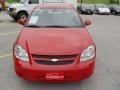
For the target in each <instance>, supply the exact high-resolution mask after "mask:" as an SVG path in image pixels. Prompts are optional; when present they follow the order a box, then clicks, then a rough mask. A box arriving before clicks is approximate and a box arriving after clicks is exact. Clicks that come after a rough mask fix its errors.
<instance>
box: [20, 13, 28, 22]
mask: <svg viewBox="0 0 120 90" xmlns="http://www.w3.org/2000/svg"><path fill="white" fill-rule="evenodd" d="M27 17H28V14H27V13H26V12H20V13H19V14H18V20H19V19H24V20H27Z"/></svg>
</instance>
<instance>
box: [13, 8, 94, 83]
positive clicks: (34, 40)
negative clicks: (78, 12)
mask: <svg viewBox="0 0 120 90" xmlns="http://www.w3.org/2000/svg"><path fill="white" fill-rule="evenodd" d="M52 7H53V6H52ZM54 7H55V6H54ZM67 7H68V6H67ZM43 8H44V7H43ZM15 44H18V45H21V46H22V47H23V48H24V49H25V50H27V52H28V54H29V59H30V62H24V61H21V60H18V59H16V58H15V56H14V53H13V58H14V66H15V71H16V74H17V75H18V76H20V77H22V78H23V79H26V80H32V81H39V82H69V81H79V80H83V79H86V78H88V77H90V76H91V75H92V73H93V71H94V66H95V60H96V56H95V57H94V58H92V59H91V60H89V61H85V62H80V54H81V53H82V51H83V50H84V49H86V48H87V47H88V46H89V45H94V46H95V44H94V42H93V40H92V38H91V36H90V35H89V33H88V31H87V30H86V28H27V27H24V28H23V29H22V31H21V33H20V35H19V36H18V38H17V40H16V42H15ZM32 54H37V55H53V56H54V55H74V54H75V55H76V57H74V58H73V59H74V62H73V63H71V64H66V65H44V64H39V63H36V61H35V58H34V57H33V56H32ZM53 59H54V58H53ZM45 60H48V59H45ZM59 60H62V59H59ZM65 60H68V59H65ZM49 76H50V77H53V79H51V78H49ZM57 77H60V78H58V79H57Z"/></svg>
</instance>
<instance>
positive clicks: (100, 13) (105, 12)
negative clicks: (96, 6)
mask: <svg viewBox="0 0 120 90" xmlns="http://www.w3.org/2000/svg"><path fill="white" fill-rule="evenodd" d="M99 14H110V12H101V11H99Z"/></svg>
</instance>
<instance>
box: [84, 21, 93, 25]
mask: <svg viewBox="0 0 120 90" xmlns="http://www.w3.org/2000/svg"><path fill="white" fill-rule="evenodd" d="M84 24H85V26H88V25H90V24H92V22H91V21H90V20H85V22H84Z"/></svg>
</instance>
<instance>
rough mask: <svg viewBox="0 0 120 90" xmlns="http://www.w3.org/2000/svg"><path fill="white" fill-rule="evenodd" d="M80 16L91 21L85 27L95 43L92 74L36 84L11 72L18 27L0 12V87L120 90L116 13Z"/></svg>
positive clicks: (119, 23)
mask: <svg viewBox="0 0 120 90" xmlns="http://www.w3.org/2000/svg"><path fill="white" fill-rule="evenodd" d="M82 17H83V18H84V20H85V19H90V20H92V22H93V24H92V25H90V26H88V27H87V28H88V30H89V32H90V34H91V36H92V37H93V39H94V42H95V44H96V46H97V60H96V67H95V72H94V74H93V75H92V76H91V77H90V78H89V79H86V80H83V81H79V82H70V83H40V82H31V81H26V80H23V79H21V78H19V77H18V76H17V75H16V74H15V72H14V66H13V58H12V47H13V43H14V41H15V39H16V37H17V35H18V34H19V32H20V30H21V29H22V26H21V25H19V24H17V23H16V22H15V21H14V20H13V19H12V18H11V17H9V15H7V13H6V12H0V90H120V16H113V15H82Z"/></svg>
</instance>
